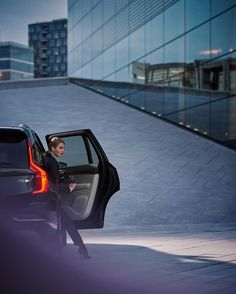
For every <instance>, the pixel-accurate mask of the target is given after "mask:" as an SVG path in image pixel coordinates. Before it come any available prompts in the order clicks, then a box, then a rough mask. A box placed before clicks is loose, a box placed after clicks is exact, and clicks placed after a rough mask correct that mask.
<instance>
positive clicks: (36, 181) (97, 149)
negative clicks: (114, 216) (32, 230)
mask: <svg viewBox="0 0 236 294" xmlns="http://www.w3.org/2000/svg"><path fill="white" fill-rule="evenodd" d="M52 137H60V138H62V139H63V140H64V142H65V146H66V149H65V154H64V156H63V157H62V158H60V160H61V166H63V168H61V171H60V172H61V173H62V174H63V176H64V177H67V176H73V178H74V179H75V180H76V182H77V184H78V186H77V189H76V191H74V192H72V193H68V198H67V202H66V209H67V212H68V214H69V215H70V217H71V219H72V220H73V221H74V223H75V224H76V227H77V228H78V229H90V228H101V227H103V225H104V214H105V209H106V205H107V203H108V201H109V199H110V197H111V196H112V195H113V194H114V193H115V192H117V191H118V190H119V185H120V184H119V178H118V174H117V171H116V169H115V167H114V166H113V165H112V164H111V163H110V162H109V161H108V159H107V157H106V155H105V153H104V151H103V149H102V147H101V146H100V144H99V142H98V141H97V139H96V138H95V136H94V135H93V133H92V132H91V130H89V129H85V130H77V131H69V132H61V133H55V134H49V135H47V136H46V141H47V143H48V142H49V141H50V138H52ZM44 152H45V149H44V147H43V144H42V143H41V141H40V139H39V137H38V135H37V134H36V133H35V132H34V131H33V130H32V129H31V128H30V127H28V126H26V125H23V124H21V125H19V126H18V127H5V126H4V127H0V193H1V197H0V205H1V206H3V207H5V208H11V209H12V211H14V213H15V216H14V219H15V220H16V221H25V220H26V221H30V220H32V221H34V220H35V219H37V218H38V216H37V215H34V209H33V207H34V206H35V205H40V204H43V203H45V202H46V201H47V200H48V198H49V197H50V196H52V195H51V194H52V192H50V191H49V183H48V177H47V174H46V172H45V170H44V169H43V165H42V159H43V154H44ZM63 163H66V164H63ZM31 208H32V209H31Z"/></svg>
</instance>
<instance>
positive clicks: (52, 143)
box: [48, 137, 65, 151]
mask: <svg viewBox="0 0 236 294" xmlns="http://www.w3.org/2000/svg"><path fill="white" fill-rule="evenodd" d="M60 143H63V144H64V145H65V142H64V141H63V140H62V139H61V138H57V137H53V138H51V140H50V142H49V145H48V148H49V150H50V151H52V147H54V148H56V147H57V146H58V145H59V144H60Z"/></svg>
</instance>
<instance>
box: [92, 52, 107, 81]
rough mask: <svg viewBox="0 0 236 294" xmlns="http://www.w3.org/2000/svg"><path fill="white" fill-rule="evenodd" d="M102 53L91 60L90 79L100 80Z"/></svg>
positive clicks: (101, 76)
mask: <svg viewBox="0 0 236 294" xmlns="http://www.w3.org/2000/svg"><path fill="white" fill-rule="evenodd" d="M103 64H104V62H103V54H102V55H100V56H98V57H97V58H96V59H94V60H93V61H92V79H94V80H101V79H102V78H103Z"/></svg>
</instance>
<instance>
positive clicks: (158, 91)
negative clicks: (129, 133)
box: [145, 87, 165, 115]
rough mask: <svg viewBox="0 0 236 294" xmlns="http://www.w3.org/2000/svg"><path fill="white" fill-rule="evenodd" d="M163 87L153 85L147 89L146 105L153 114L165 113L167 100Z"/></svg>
mask: <svg viewBox="0 0 236 294" xmlns="http://www.w3.org/2000/svg"><path fill="white" fill-rule="evenodd" d="M163 90H164V89H163V88H162V87H152V88H148V89H145V99H146V105H145V109H146V110H147V111H150V112H151V113H152V114H156V115H161V114H162V113H164V109H165V105H164V103H165V101H164V92H163Z"/></svg>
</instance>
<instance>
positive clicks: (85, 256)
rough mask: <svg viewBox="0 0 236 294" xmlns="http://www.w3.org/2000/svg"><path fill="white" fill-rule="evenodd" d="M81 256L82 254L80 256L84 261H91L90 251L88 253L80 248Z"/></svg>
mask: <svg viewBox="0 0 236 294" xmlns="http://www.w3.org/2000/svg"><path fill="white" fill-rule="evenodd" d="M79 254H80V256H82V257H83V258H84V259H90V258H91V256H90V255H88V251H87V249H86V248H83V249H81V248H79Z"/></svg>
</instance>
